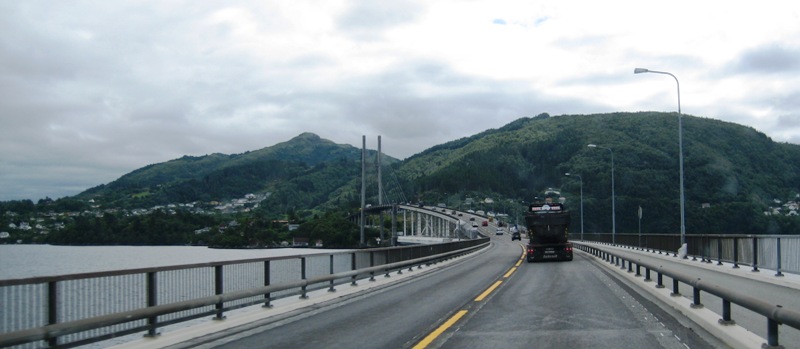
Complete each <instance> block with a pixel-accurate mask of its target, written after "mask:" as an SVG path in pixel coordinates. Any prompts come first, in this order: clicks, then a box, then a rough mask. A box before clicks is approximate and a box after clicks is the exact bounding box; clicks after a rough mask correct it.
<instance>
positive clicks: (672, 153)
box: [0, 112, 800, 234]
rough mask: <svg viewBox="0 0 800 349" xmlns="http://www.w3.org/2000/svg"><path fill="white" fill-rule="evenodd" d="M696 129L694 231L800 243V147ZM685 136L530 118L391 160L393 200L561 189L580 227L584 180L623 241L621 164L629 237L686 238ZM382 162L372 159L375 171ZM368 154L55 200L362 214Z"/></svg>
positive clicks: (210, 158) (597, 214)
mask: <svg viewBox="0 0 800 349" xmlns="http://www.w3.org/2000/svg"><path fill="white" fill-rule="evenodd" d="M682 120H683V155H684V173H685V176H684V181H685V196H686V200H685V201H686V231H687V233H690V234H693V233H740V234H742V233H744V234H764V233H768V234H800V230H799V229H800V218H798V217H797V216H787V215H786V214H770V215H767V214H765V212H766V211H770V212H771V213H772V212H773V210H772V209H770V206H780V204H781V203H785V202H788V201H795V202H799V201H800V197H799V196H798V193H800V146H799V145H796V144H787V143H776V142H774V141H772V140H771V139H770V138H769V137H767V136H766V135H764V134H763V133H761V132H758V131H756V130H755V129H753V128H750V127H745V126H741V125H737V124H733V123H729V122H723V121H719V120H714V119H708V118H702V117H696V116H690V115H683V116H682ZM677 131H678V115H677V114H675V113H654V112H639V113H610V114H593V115H560V116H553V117H551V116H549V115H547V114H540V115H538V116H536V117H532V118H527V117H526V118H520V119H518V120H516V121H514V122H512V123H509V124H507V125H505V126H502V127H500V128H497V129H489V130H487V131H484V132H481V133H479V134H476V135H473V136H471V137H467V138H462V139H458V140H454V141H451V142H447V143H444V144H441V145H437V146H434V147H432V148H430V149H427V150H425V151H423V152H421V153H419V154H416V155H414V156H412V157H410V158H408V159H405V160H403V161H399V160H396V159H393V158H391V157H388V156H385V155H384V156H383V159H384V160H383V164H385V167H384V168H385V171H384V176H383V178H384V191H387V192H388V191H400V192H401V194H400V195H397V196H392V197H390V198H389V201H393V202H398V201H413V202H416V201H418V200H421V201H425V202H428V203H438V202H444V203H447V204H448V205H449V206H461V207H462V208H464V209H466V208H467V207H466V206H463V205H465V199H466V198H467V197H471V198H473V199H475V201H476V202H479V201H481V200H482V199H483V198H485V197H490V198H493V199H494V203H493V204H491V205H487V207H484V208H486V209H494V210H495V211H498V212H506V213H509V214H514V213H520V212H521V211H522V210H524V209H525V203H526V202H530V201H532V200H534V198H535V197H537V196H540V195H541V194H542V193H544V191H545V190H547V189H548V188H554V190H555V191H557V192H560V195H561V196H563V197H565V198H566V199H567V205H568V206H569V207H570V208H571V210H572V213H573V217H574V220H573V222H578V221H579V220H578V214H579V213H580V211H579V204H580V198H581V196H580V192H581V184H582V189H583V207H584V211H583V213H584V222H585V231H586V232H609V231H610V230H611V226H612V223H611V214H610V213H611V202H612V200H611V197H612V195H611V193H612V190H611V168H612V166H611V165H612V161H611V156H612V154H613V168H614V182H615V186H614V194H615V195H614V197H615V201H616V206H615V207H616V217H617V220H616V231H617V233H636V232H637V231H638V229H639V218H638V216H637V212H638V209H639V207H642V210H643V218H642V220H641V228H642V231H643V232H647V233H673V234H674V233H677V232H678V231H679V229H680V223H679V222H680V210H679V207H680V205H679V199H680V196H679V171H678V154H679V151H678V150H679V147H678V132H677ZM589 144H595V145H597V147H594V148H591V147H588V146H587V145H589ZM609 149H610V150H611V151H609ZM375 156H376V154H375V152H374V151H369V153H368V159H370V161H371V162H372V161H374V160H373V159H375ZM360 158H361V149H358V148H355V147H353V146H350V145H339V144H335V143H333V142H331V141H328V140H325V139H321V138H320V137H318V136H317V135H314V134H311V133H304V134H301V135H299V136H297V137H295V138H294V139H291V140H289V141H287V142H284V143H280V144H277V145H275V146H272V147H268V148H264V149H261V150H256V151H251V152H246V153H243V154H234V155H223V154H212V155H206V156H200V157H190V156H184V157H182V158H180V159H176V160H172V161H168V162H164V163H160V164H153V165H149V166H146V167H144V168H141V169H138V170H136V171H133V172H131V173H129V174H127V175H124V176H122V177H121V178H119V179H118V180H116V181H113V182H111V183H108V184H105V185H100V186H98V187H95V188H92V189H89V190H87V191H85V192H83V193H81V194H79V195H77V196H75V197H72V198H65V200H61V199H60V200H58V201H56V202H47V203H46V204H47V205H49V206H48V207H49V208H48V210H52V209H53V207H70V206H72V205H75V206H76V207H78V206H79V205H80V203H81V202H88V201H89V200H90V199H92V200H94V204H95V205H98V206H99V207H102V208H128V209H131V208H147V207H152V206H154V205H167V204H170V203H188V202H200V203H209V202H214V201H225V200H231V199H235V198H241V197H243V196H244V195H245V194H248V193H254V194H261V195H266V193H269V195H268V196H266V199H265V200H263V201H261V202H260V204H259V207H258V209H257V210H256V211H254V212H253V213H252V215H254V218H252V220H251V221H252V222H258V221H261V220H263V221H264V222H269V221H270V220H271V219H275V218H280V219H286V218H287V217H290V218H294V219H297V220H299V221H304V220H308V219H311V218H312V217H313V216H314V215H317V216H321V215H322V214H324V213H330V212H333V211H337V212H340V213H345V212H355V210H357V208H358V206H359V204H360V183H361V179H360V176H361V165H360ZM370 168H372V166H371V167H370ZM567 172H569V173H571V174H572V175H571V176H569V177H567V176H565V175H564V174H565V173H567ZM367 175H368V177H369V178H368V179H367V183H368V187H367V190H366V191H367V195H368V199H367V203H372V204H375V203H377V199H376V193H377V184H376V183H377V180H376V178H375V171H374V169H370V170H369V171H368V172H367ZM578 175H579V176H580V177H578ZM406 198H407V199H406ZM23 204H25V203H20V202H9V203H0V209H3V208H4V207H5V209H4V210H7V211H19V210H18V209H16V208H15V207H22V208H26V209H30V210H35V206H36V205H33V203H27V204H26V205H23ZM471 208H476V205H474V206H472V207H471ZM70 210H75V209H70ZM795 212H796V211H795ZM153 222H155V221H153ZM154 224H155V223H154ZM253 224H254V225H252V226H257V225H255V223H253ZM576 227H577V225H575V226H573V229H576Z"/></svg>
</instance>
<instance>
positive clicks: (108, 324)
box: [0, 238, 489, 348]
mask: <svg viewBox="0 0 800 349" xmlns="http://www.w3.org/2000/svg"><path fill="white" fill-rule="evenodd" d="M488 243H489V239H488V238H482V239H476V240H465V241H458V242H450V243H444V244H436V245H416V246H405V247H399V248H381V249H370V250H355V251H349V252H337V253H320V254H313V255H297V256H283V257H275V258H263V259H248V260H239V261H226V262H213V263H200V264H190V265H180V266H170V267H158V268H143V269H133V270H121V271H111V272H96V273H85V274H72V275H61V276H53V277H36V278H27V279H15V280H0V301H2V303H0V304H2V305H3V306H2V308H0V347H4V348H5V347H9V346H13V347H14V348H27V347H32V348H43V347H45V348H71V347H76V346H80V345H86V344H90V343H95V342H99V341H102V340H107V339H110V338H114V337H119V336H122V335H128V334H133V333H141V332H146V334H145V335H146V336H154V335H157V334H158V333H157V330H158V329H159V328H162V327H164V326H168V325H171V324H175V323H179V322H184V321H189V320H193V319H197V318H201V317H205V316H213V317H214V319H223V318H224V313H225V312H226V311H230V310H233V309H237V308H242V307H246V306H251V305H255V304H262V303H263V305H264V306H266V307H269V306H271V304H270V301H271V300H275V299H278V298H283V297H288V296H291V295H300V297H301V298H305V297H307V295H306V294H307V292H308V291H309V290H315V289H324V288H326V287H327V288H328V289H329V291H334V290H335V289H334V287H335V285H338V284H345V283H350V284H353V285H355V283H356V280H357V278H358V277H359V276H366V275H370V278H372V277H374V274H375V273H376V272H377V273H386V274H387V275H388V273H390V272H391V271H401V270H402V269H404V268H412V267H413V266H421V265H422V264H425V263H435V262H437V261H440V260H445V259H448V258H452V257H455V256H458V255H462V254H466V253H469V252H472V251H475V250H477V249H479V248H482V247H484V246H485V245H487V244H488Z"/></svg>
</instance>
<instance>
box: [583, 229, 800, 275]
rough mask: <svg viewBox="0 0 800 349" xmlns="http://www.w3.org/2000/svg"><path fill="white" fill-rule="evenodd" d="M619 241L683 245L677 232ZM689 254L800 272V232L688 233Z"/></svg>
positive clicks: (668, 247) (602, 237)
mask: <svg viewBox="0 0 800 349" xmlns="http://www.w3.org/2000/svg"><path fill="white" fill-rule="evenodd" d="M569 238H570V240H573V241H579V240H581V235H580V233H574V232H572V233H570V236H569ZM583 239H584V240H586V241H596V242H605V243H611V234H605V233H604V234H584V235H583ZM615 240H616V243H617V244H618V245H625V246H631V247H639V248H644V249H653V250H657V251H663V252H670V253H676V252H677V251H678V248H680V247H681V243H680V241H681V240H680V235H675V234H642V235H641V236H640V235H638V234H617V235H616V239H615ZM686 245H687V248H688V251H687V253H688V256H690V257H692V258H694V259H697V258H700V259H702V260H703V261H705V262H708V263H711V262H712V260H716V261H717V263H721V262H728V263H733V265H734V266H735V267H737V268H738V265H739V264H743V265H749V266H751V267H752V268H753V270H755V271H757V270H758V268H759V267H762V268H767V269H771V270H775V271H777V272H776V276H782V272H790V273H794V274H800V254H798V253H796V251H800V235H758V234H751V235H734V234H703V235H698V234H689V235H686Z"/></svg>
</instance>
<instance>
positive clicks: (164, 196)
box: [76, 133, 397, 213]
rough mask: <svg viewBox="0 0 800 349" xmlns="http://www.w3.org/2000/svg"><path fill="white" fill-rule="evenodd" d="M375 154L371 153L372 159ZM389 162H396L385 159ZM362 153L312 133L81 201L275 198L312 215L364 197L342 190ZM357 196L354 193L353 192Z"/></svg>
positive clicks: (145, 203)
mask: <svg viewBox="0 0 800 349" xmlns="http://www.w3.org/2000/svg"><path fill="white" fill-rule="evenodd" d="M375 153H376V152H375V151H368V154H367V155H368V156H369V157H370V158H374V157H375ZM383 158H384V160H383V161H384V162H385V163H388V164H391V163H393V162H396V161H397V160H396V159H393V158H391V157H388V156H385V155H384V157H383ZM360 161H361V149H358V148H355V147H353V146H350V145H341V144H335V143H333V142H331V141H329V140H325V139H321V138H320V137H319V136H317V135H315V134H312V133H303V134H301V135H299V136H297V137H295V138H293V139H291V140H289V141H287V142H283V143H279V144H276V145H274V146H272V147H268V148H263V149H260V150H256V151H251V152H246V153H243V154H234V155H224V154H211V155H206V156H200V157H192V156H184V157H182V158H180V159H176V160H171V161H167V162H164V163H159V164H152V165H148V166H146V167H143V168H141V169H138V170H135V171H133V172H131V173H129V174H126V175H124V176H122V177H120V178H119V179H117V180H115V181H113V182H111V183H109V184H106V185H100V186H97V187H94V188H92V189H89V190H87V191H85V192H83V193H81V194H79V195H77V196H76V198H78V199H83V200H89V199H93V200H94V201H95V202H97V203H98V204H100V205H102V206H103V207H123V208H137V207H151V206H153V205H166V204H169V203H187V202H197V201H199V202H209V201H225V200H230V199H235V198H242V197H243V196H244V195H246V194H249V193H270V200H268V201H267V202H266V203H265V204H267V205H270V206H271V207H272V208H274V209H275V210H278V211H279V212H281V213H283V212H285V209H286V207H294V208H295V209H311V208H314V207H316V206H320V205H323V206H324V205H325V203H326V202H328V201H331V202H333V203H336V202H341V200H343V198H345V197H347V198H350V197H355V198H358V196H357V195H356V194H355V193H354V192H353V193H350V192H347V193H341V189H342V188H343V187H347V186H354V185H355V183H357V182H358V181H357V178H358V177H359V176H360V166H361V165H360ZM351 191H352V190H351Z"/></svg>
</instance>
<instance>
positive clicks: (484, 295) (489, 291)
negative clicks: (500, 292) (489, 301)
mask: <svg viewBox="0 0 800 349" xmlns="http://www.w3.org/2000/svg"><path fill="white" fill-rule="evenodd" d="M502 283H503V281H500V280H498V281H496V282H495V283H494V285H492V286H489V288H487V289H486V291H483V293H481V295H480V296H478V298H475V301H476V302H480V301H482V300H483V299H484V298H486V297H488V296H489V294H490V293H492V291H494V289H496V288H497V287H498V286H500V284H502Z"/></svg>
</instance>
